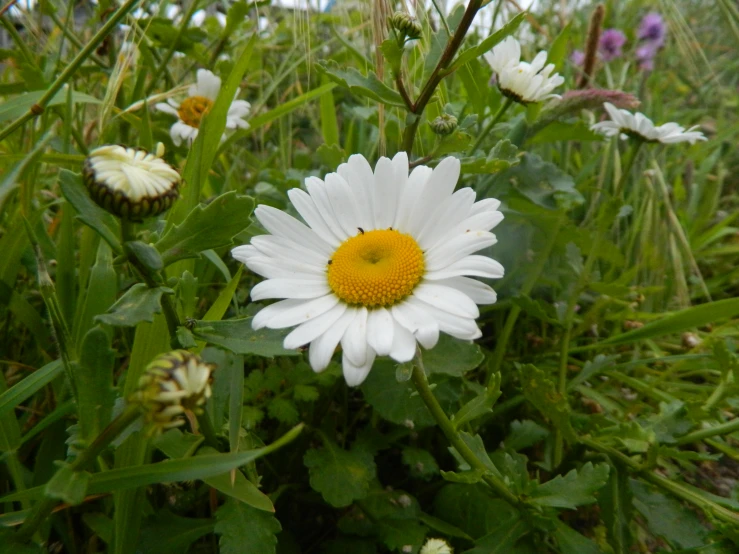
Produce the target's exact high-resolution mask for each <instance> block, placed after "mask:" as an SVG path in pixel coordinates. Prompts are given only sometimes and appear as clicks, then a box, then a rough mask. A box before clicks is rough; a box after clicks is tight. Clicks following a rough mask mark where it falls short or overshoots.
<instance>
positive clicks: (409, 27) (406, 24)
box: [390, 12, 423, 39]
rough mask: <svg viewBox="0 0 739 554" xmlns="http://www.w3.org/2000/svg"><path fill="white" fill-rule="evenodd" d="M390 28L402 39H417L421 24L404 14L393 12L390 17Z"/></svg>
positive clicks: (419, 34) (420, 31) (421, 30)
mask: <svg viewBox="0 0 739 554" xmlns="http://www.w3.org/2000/svg"><path fill="white" fill-rule="evenodd" d="M390 26H391V27H392V28H393V29H395V30H396V31H397V32H398V34H399V35H402V36H403V37H404V38H405V37H407V38H409V39H417V38H419V37H420V36H421V33H422V32H423V29H422V28H421V24H420V23H419V22H418V21H416V20H415V19H414V18H412V17H411V16H410V15H408V14H407V13H405V12H395V13H394V14H393V15H391V16H390Z"/></svg>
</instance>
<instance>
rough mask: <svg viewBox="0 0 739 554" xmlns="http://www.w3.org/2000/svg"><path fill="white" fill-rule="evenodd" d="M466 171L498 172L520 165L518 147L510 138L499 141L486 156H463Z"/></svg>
mask: <svg viewBox="0 0 739 554" xmlns="http://www.w3.org/2000/svg"><path fill="white" fill-rule="evenodd" d="M460 161H461V163H462V171H463V172H464V173H498V172H500V171H503V170H506V169H509V168H511V167H513V166H515V165H518V164H519V163H520V161H521V158H520V157H519V155H518V148H517V147H516V146H515V145H514V144H512V143H511V141H510V140H508V139H503V140H501V141H498V143H497V144H496V145H495V146H493V148H492V149H491V150H490V152H489V153H488V155H487V156H486V157H480V156H474V157H467V158H462V159H461V160H460Z"/></svg>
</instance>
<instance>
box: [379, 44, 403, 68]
mask: <svg viewBox="0 0 739 554" xmlns="http://www.w3.org/2000/svg"><path fill="white" fill-rule="evenodd" d="M380 50H381V51H382V56H383V57H384V58H385V61H387V63H388V65H390V69H392V71H393V75H398V74H399V73H400V64H401V62H402V61H403V48H402V47H401V46H400V45H399V44H398V41H397V40H395V38H394V37H393V38H389V39H386V40H383V41H382V44H380Z"/></svg>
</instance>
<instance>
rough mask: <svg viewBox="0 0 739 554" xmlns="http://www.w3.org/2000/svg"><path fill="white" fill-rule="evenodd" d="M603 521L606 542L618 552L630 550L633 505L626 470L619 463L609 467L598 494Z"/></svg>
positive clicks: (620, 553) (623, 553) (623, 552)
mask: <svg viewBox="0 0 739 554" xmlns="http://www.w3.org/2000/svg"><path fill="white" fill-rule="evenodd" d="M598 506H599V507H600V510H601V511H600V513H601V517H602V518H603V523H604V525H605V527H606V530H607V531H608V542H609V544H611V545H612V546H614V550H615V551H616V552H617V553H618V554H625V553H626V552H630V551H631V545H632V542H633V541H632V536H631V525H630V524H631V522H632V521H633V519H634V505H633V498H632V494H631V489H630V488H629V475H628V471H627V470H626V469H625V468H624V467H623V466H619V465H614V466H612V467H611V471H610V473H609V475H608V482H607V483H606V486H605V487H603V490H601V491H600V493H599V494H598Z"/></svg>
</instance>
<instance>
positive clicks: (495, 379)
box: [452, 372, 501, 429]
mask: <svg viewBox="0 0 739 554" xmlns="http://www.w3.org/2000/svg"><path fill="white" fill-rule="evenodd" d="M500 381H501V374H500V372H498V373H494V374H493V375H492V377H491V381H490V383H489V384H488V386H487V387H486V388H485V389H484V390H483V391H481V392H480V393H479V394H478V395H477V396H476V397H475V398H473V399H472V400H470V401H469V402H467V403H466V404H465V405H464V406H462V407H461V408H460V409H459V411H458V412H457V413H456V414H454V415H453V416H452V425H454V428H455V429H459V426H460V425H463V424H465V423H467V422H469V421H472V420H473V419H477V418H478V417H482V416H484V415H485V414H489V413H491V412H492V411H493V406H494V405H495V402H496V401H497V400H498V398H500V395H501V392H500Z"/></svg>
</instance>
